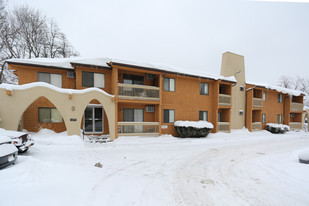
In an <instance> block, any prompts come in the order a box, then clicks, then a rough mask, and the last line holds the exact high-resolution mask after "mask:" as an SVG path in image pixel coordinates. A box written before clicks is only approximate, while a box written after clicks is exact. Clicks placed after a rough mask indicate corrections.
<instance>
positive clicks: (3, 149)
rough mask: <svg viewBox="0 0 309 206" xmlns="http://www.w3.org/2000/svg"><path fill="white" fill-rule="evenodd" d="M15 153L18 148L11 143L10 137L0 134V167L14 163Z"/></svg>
mask: <svg viewBox="0 0 309 206" xmlns="http://www.w3.org/2000/svg"><path fill="white" fill-rule="evenodd" d="M17 153H18V149H17V148H16V147H15V146H14V144H12V140H11V138H9V137H6V136H2V135H0V169H2V168H4V167H6V166H9V165H10V164H14V163H15V161H16V159H17Z"/></svg>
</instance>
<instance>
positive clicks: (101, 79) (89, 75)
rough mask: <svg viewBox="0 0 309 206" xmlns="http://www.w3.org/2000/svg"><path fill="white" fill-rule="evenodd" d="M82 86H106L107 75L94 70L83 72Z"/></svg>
mask: <svg viewBox="0 0 309 206" xmlns="http://www.w3.org/2000/svg"><path fill="white" fill-rule="evenodd" d="M82 86H83V87H98V88H104V87H105V75H104V74H100V73H93V72H83V73H82Z"/></svg>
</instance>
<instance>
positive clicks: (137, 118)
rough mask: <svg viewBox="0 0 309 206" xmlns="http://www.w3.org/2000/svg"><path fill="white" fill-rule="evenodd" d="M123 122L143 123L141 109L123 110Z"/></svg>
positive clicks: (142, 111)
mask: <svg viewBox="0 0 309 206" xmlns="http://www.w3.org/2000/svg"><path fill="white" fill-rule="evenodd" d="M123 121H124V122H144V110H143V109H123Z"/></svg>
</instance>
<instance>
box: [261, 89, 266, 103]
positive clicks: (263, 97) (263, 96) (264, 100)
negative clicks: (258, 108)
mask: <svg viewBox="0 0 309 206" xmlns="http://www.w3.org/2000/svg"><path fill="white" fill-rule="evenodd" d="M262 99H263V102H266V91H263V93H262Z"/></svg>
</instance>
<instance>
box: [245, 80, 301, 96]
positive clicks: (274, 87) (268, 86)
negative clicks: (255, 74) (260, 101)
mask: <svg viewBox="0 0 309 206" xmlns="http://www.w3.org/2000/svg"><path fill="white" fill-rule="evenodd" d="M246 84H251V85H255V86H258V87H264V88H266V89H271V90H276V91H277V92H281V93H283V94H288V95H293V96H300V95H307V94H306V93H305V92H302V91H298V90H294V89H288V88H284V87H280V86H277V85H271V84H267V83H256V82H248V81H247V82H246Z"/></svg>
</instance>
